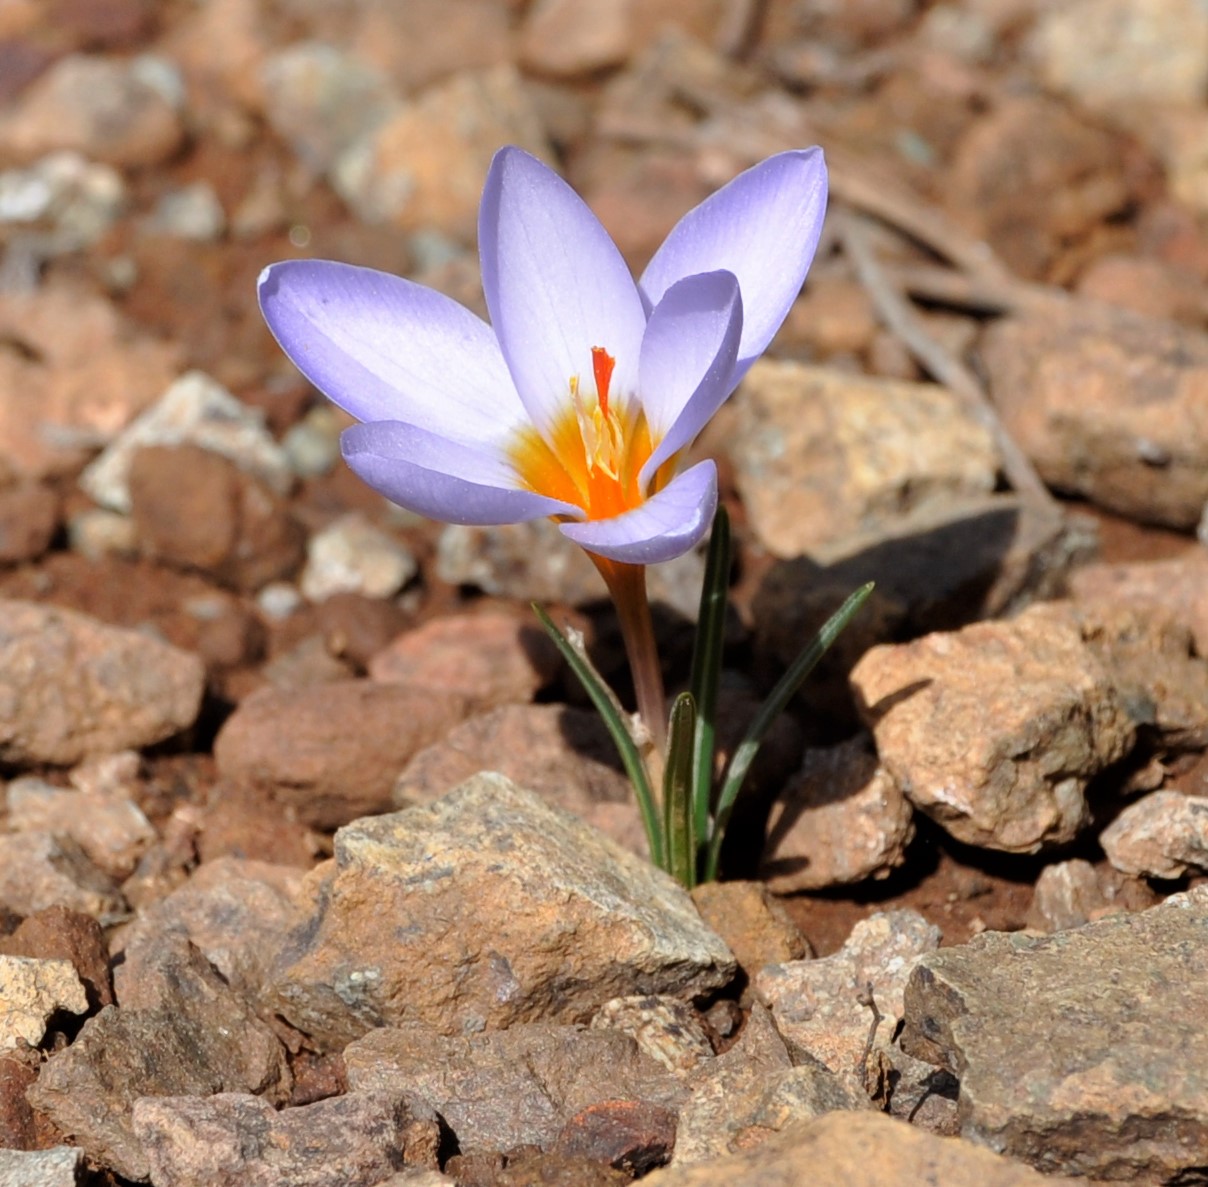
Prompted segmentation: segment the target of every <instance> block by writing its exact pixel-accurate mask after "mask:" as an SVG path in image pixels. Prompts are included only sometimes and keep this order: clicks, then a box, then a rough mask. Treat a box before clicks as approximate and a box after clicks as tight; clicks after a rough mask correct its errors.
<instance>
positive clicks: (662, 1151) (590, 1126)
mask: <svg viewBox="0 0 1208 1187" xmlns="http://www.w3.org/2000/svg"><path fill="white" fill-rule="evenodd" d="M675 1123H676V1117H675V1113H674V1112H672V1110H671V1109H666V1108H663V1106H662V1105H656V1104H651V1103H650V1102H648V1101H640V1100H608V1101H602V1102H601V1103H600V1104H597V1105H588V1107H587V1108H586V1109H582V1110H580V1111H579V1112H578V1113H576V1114H575V1115H574V1116H573V1117H572V1118H571V1119H570V1120H569V1121H568V1122H567V1123H566V1124H565V1125H564V1126H563V1127H562V1132H561V1133H559V1134H558V1140H557V1141H556V1142H555V1143H554V1149H555V1151H557V1152H558V1153H560V1154H566V1155H570V1156H574V1157H579V1158H586V1159H588V1160H589V1161H591V1162H606V1163H607V1164H608V1165H609V1166H615V1167H617V1168H618V1169H620V1170H626V1171H629V1172H630V1173H631V1174H633V1175H635V1176H639V1175H644V1174H645V1173H646V1172H647V1171H649V1170H653V1169H654V1167H656V1166H662V1165H663V1163H665V1162H666V1161H667V1160H668V1159H669V1158H670V1157H671V1151H672V1149H673V1148H674V1146H675Z"/></svg>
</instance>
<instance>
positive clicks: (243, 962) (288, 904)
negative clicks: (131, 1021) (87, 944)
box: [114, 857, 306, 1010]
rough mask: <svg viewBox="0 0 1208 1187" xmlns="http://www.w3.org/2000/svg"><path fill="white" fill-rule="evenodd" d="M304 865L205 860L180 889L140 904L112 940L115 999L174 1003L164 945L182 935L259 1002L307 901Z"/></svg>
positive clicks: (242, 995)
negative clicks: (115, 959)
mask: <svg viewBox="0 0 1208 1187" xmlns="http://www.w3.org/2000/svg"><path fill="white" fill-rule="evenodd" d="M302 877H303V874H302V871H301V870H297V869H292V868H290V867H288V866H276V865H270V864H269V863H267V862H264V861H239V860H236V859H234V858H230V857H225V858H219V859H218V860H217V861H211V862H207V863H205V864H204V865H201V866H199V867H198V868H197V870H196V871H195V872H194V874H193V876H192V877H191V878H190V879H189V881H188V882H186V883H185V884H184V885H183V886H182V887H180V888H179V889H178V890H175V891H173V892H172V893H171V894H169V895H168V896H167V897H166V898H163V899H160V900H159V901H158V902H156V903H153V904H151V905H150V906H149V907H147V908H145V909H144V910H142V911H140V912H139V914H138V916H137V917H136V918H135V919H134V921H133V922H132V923H131V925H130V926H129V927H127V928H126V929H124V930H123V932H122V933H121V935H120V936H119V937H118V938H117V939H116V940H115V943H114V950H115V955H116V954H120V955H121V961H120V963H119V964H118V965H117V968H116V970H115V975H114V980H115V987H116V990H117V999H118V1001H119V1002H120V1003H121V1005H122V1006H123V1007H124V1008H126V1009H139V1010H145V1009H155V1008H162V1007H164V1006H166V1005H168V1004H170V1003H171V1001H172V998H173V994H174V988H173V986H172V984H171V982H170V981H169V980H167V979H166V978H165V972H168V973H170V972H171V971H172V970H171V968H170V967H169V968H168V969H166V970H165V967H164V965H163V962H162V960H161V959H160V953H161V951H162V950H163V948H164V946H165V945H170V944H171V943H173V942H174V938H175V937H179V936H184V937H186V938H187V939H188V941H189V943H190V944H191V945H192V946H193V947H195V948H196V949H197V950H198V952H200V953H201V955H202V956H204V957H205V959H206V960H208V961H209V962H210V964H211V965H212V966H213V967H214V969H215V970H217V972H218V973H219V974H220V975H221V977H222V978H223V980H224V981H225V983H226V984H227V985H228V986H229V987H230V990H231V992H232V993H233V994H235V995H236V996H238V997H239V999H240V1000H241V1001H243V1002H244V1003H246V1004H247V1005H248V1006H250V1007H252V1008H255V1006H256V1004H257V1003H258V1002H259V1000H260V998H261V996H262V993H263V989H264V982H265V979H266V976H267V974H268V970H269V969H270V968H271V967H272V965H273V963H274V962H275V961H276V959H277V957H278V955H279V953H280V952H281V950H282V948H283V947H284V945H285V940H286V938H287V936H288V934H289V931H290V929H291V928H293V927H295V926H297V924H298V923H299V922H300V921H301V919H302V918H303V911H304V909H305V906H306V903H305V899H304V896H303V892H302Z"/></svg>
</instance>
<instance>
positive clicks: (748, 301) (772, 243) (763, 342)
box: [640, 148, 826, 383]
mask: <svg viewBox="0 0 1208 1187" xmlns="http://www.w3.org/2000/svg"><path fill="white" fill-rule="evenodd" d="M825 213H826V164H825V162H824V161H823V159H822V150H821V149H819V148H809V149H804V150H802V151H797V152H784V153H778V154H777V155H776V156H774V157H769V158H768V159H767V160H766V161H762V162H760V164H758V165H755V166H754V167H753V168H751V169H748V170H747V171H746V172H745V173H740V174H739V175H738V176H737V177H736V178H734V180H733V181H731V182H730V183H729V184H728V185H725V186H723V187H722V188H721V189H720V190H718V191H717V193H715V194H713V195H712V196H711V197H709V198H707V199H705V201H704V202H702V203H701V204H700V205H699V206H697V207H696V208H695V209H693V210H690V211H689V212H688V213H687V214H686V215H684V217H683V218H682V219H680V221H679V222H678V223H677V224H676V226H675V227H674V229H673V230H672V232H671V234H670V235H668V236H667V239H666V242H664V243H663V245H662V247H660V248H659V249H658V251H657V252H656V253H655V256H654V259H652V260H651V261H650V265H649V266H648V267H647V269H646V271H645V272H644V273H643V274H642V279H641V282H640V284H641V289H642V293H643V295H644V296H645V298H646V300H647V302H648V303H649V305H650V306H651V307H653V306H655V305H657V304H658V303H659V301H661V300H662V298H663V294H664V293H665V292H666V291H667V290H668V289H669V288H670V287H671V286H672V285H673V284H675V282H676V281H678V280H682V279H683V278H684V277H685V276H692V275H694V274H695V273H697V272H714V271H716V270H718V269H719V268H721V269H725V270H726V271H728V272H733V273H734V275H735V276H737V277H738V286H739V289H740V290H741V292H742V309H743V330H742V341H741V342H740V343H739V347H738V365H737V367H736V370H735V377H734V382H735V383H737V382H738V380H739V379H740V378H741V377H742V375H743V374H745V372H746V370H747V368H748V367H749V366H750V365H751V363H752V362H754V360H755V359H757V358H758V357H759V355H761V354H762V353H763V351H764V350H765V349H766V348H767V345H768V343H769V342H771V340H772V336H773V335H774V334H775V333H776V331H777V330H778V329H779V328H780V325H781V323H782V322H783V321H784V319H785V317H786V316H787V315H788V311H789V307H790V306H791V305H792V303H793V301H794V300H795V299H796V297H797V294H798V292H800V290H801V285H802V283H803V282H804V280H805V274H806V272H807V271H808V270H809V266H810V263H811V262H812V260H813V258H814V251H815V250H816V249H817V247H818V237H819V236H820V235H821V233H822V220H823V216H824V215H825Z"/></svg>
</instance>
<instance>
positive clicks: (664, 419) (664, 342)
mask: <svg viewBox="0 0 1208 1187" xmlns="http://www.w3.org/2000/svg"><path fill="white" fill-rule="evenodd" d="M741 335H742V298H741V296H740V295H739V292H738V281H737V280H736V279H735V277H734V274H733V273H732V272H706V273H704V274H702V275H700V276H689V277H688V278H687V279H685V280H681V281H678V282H677V283H676V284H673V285H672V286H671V287H670V288H669V289H668V290H667V293H666V295H665V296H664V297H663V299H662V300H661V301H660V302H659V303H658V304H657V305H656V306H655V307H654V312H653V313H651V315H650V321H649V323H648V324H647V326H646V337H645V338H644V339H643V340H642V354H641V363H640V383H641V393H642V408H643V409H644V410H645V412H646V421H647V423H648V424H649V426H650V439H651V440H652V441H653V442H654V452H653V453H652V454H651V455H650V458H649V459H648V460H647V462H646V465H645V466H644V467H643V468H642V472H641V474H640V475H639V476H638V483H639V485H641V486H643V487H644V486H645V483H646V482H647V480H648V479H649V477H650V475H652V474H653V473H654V472H655V471H656V470H657V469H658V468H659V466H661V465H662V464H663V463H664V462H665V461H666V460H667V459H668V458H669V457H671V456H672V455H673V454H675V453H677V452H679V450H681V449H683V448H684V446H685V445H689V444H691V442H692V441H693V440H695V438H696V435H697V434H698V433H699V432H700V431H701V429H703V428H704V426H705V425H706V424H708V422H709V420H710V419H711V418H712V416H713V414H714V413H715V412H716V411H717V410H718V408H720V407H721V405H722V402H723V401H724V400H725V398H726V397H727V396H728V395H729V394H730V392H731V391H732V390H733V387H734V385H733V384H732V383H731V381H730V377H731V375H732V374H733V371H734V362H735V359H736V358H737V355H738V343H739V339H740V337H741Z"/></svg>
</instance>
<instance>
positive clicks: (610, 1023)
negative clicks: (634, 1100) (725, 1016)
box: [591, 994, 713, 1075]
mask: <svg viewBox="0 0 1208 1187" xmlns="http://www.w3.org/2000/svg"><path fill="white" fill-rule="evenodd" d="M591 1025H592V1029H593V1030H616V1031H620V1032H621V1033H622V1034H627V1035H629V1037H630V1038H632V1039H633V1040H634V1042H636V1043H637V1045H638V1047H639V1048H641V1050H642V1051H644V1052H645V1053H646V1054H647V1055H649V1056H650V1058H651V1059H653V1060H654V1061H655V1062H656V1063H661V1064H662V1065H663V1067H665V1068H666V1069H667V1070H668V1071H669V1072H675V1073H677V1074H680V1075H683V1074H684V1073H686V1072H689V1071H691V1070H692V1069H693V1068H694V1067H697V1066H699V1065H700V1064H701V1063H711V1062H712V1061H713V1044H712V1043H710V1042H709V1036H708V1035H707V1034H706V1033H705V1028H704V1025H703V1023H702V1022H701V1017H700V1015H699V1014H698V1013H697V1012H696V1011H695V1010H694V1009H693V1008H692V1007H691V1006H690V1005H688V1003H687V1002H683V1001H680V1000H679V999H678V998H674V997H666V996H655V995H648V996H643V995H640V994H639V995H637V996H635V997H614V998H613V999H612V1001H610V1002H605V1003H604V1004H603V1005H602V1006H601V1007H600V1008H599V1009H598V1010H597V1011H596V1014H595V1017H594V1018H592V1020H591Z"/></svg>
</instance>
